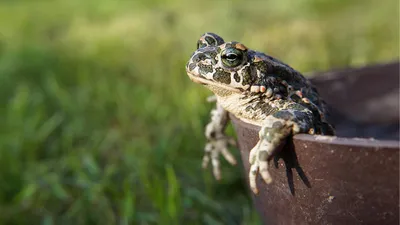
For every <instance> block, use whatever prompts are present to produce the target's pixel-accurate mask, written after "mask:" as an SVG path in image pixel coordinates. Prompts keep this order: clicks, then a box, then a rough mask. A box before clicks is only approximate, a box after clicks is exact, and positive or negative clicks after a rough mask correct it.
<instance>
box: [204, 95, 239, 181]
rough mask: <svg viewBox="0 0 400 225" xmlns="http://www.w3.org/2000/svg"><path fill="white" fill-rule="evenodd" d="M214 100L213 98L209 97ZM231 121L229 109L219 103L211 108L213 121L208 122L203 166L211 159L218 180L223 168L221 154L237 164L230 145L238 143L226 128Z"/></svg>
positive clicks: (231, 162) (233, 163)
mask: <svg viewBox="0 0 400 225" xmlns="http://www.w3.org/2000/svg"><path fill="white" fill-rule="evenodd" d="M208 100H209V101H210V100H214V101H215V99H212V98H209V99H208ZM228 122H229V116H228V111H226V110H225V109H224V108H222V106H220V105H219V104H218V103H217V104H216V105H215V108H214V109H213V110H211V121H210V122H209V123H208V124H207V126H206V130H205V136H206V138H207V140H208V142H207V144H206V146H205V148H204V151H205V154H204V157H203V168H206V167H207V166H208V164H209V163H210V161H211V164H212V167H213V174H214V177H215V178H216V179H217V180H220V179H221V169H220V161H219V155H220V154H222V156H223V157H224V158H225V159H226V160H227V161H228V162H229V163H230V164H232V165H235V164H236V160H235V158H234V157H233V155H232V154H231V153H230V152H229V150H228V148H229V145H233V146H235V145H236V141H235V140H234V139H233V138H231V137H228V136H226V134H225V129H226V126H227V124H228Z"/></svg>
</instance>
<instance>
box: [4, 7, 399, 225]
mask: <svg viewBox="0 0 400 225" xmlns="http://www.w3.org/2000/svg"><path fill="white" fill-rule="evenodd" d="M398 10H399V6H398V1H397V0H382V1H375V0H351V1H338V0H297V1H289V0H280V1H260V0H253V1H239V0H235V1H212V0H202V1H184V0H169V1H161V0H149V1H144V0H143V1H122V0H120V1H117V0H86V1H83V0H53V1H51V0H47V1H46V0H42V1H32V0H25V1H23V0H13V1H12V0H9V1H6V0H2V1H0V80H1V81H0V85H1V87H0V99H1V105H2V106H3V107H1V108H0V117H1V118H2V119H1V120H0V121H1V125H0V129H1V133H0V148H1V149H0V179H1V180H0V224H43V225H51V224H58V225H59V224H77V225H79V224H121V225H124V224H210V225H214V224H215V225H217V224H260V222H259V219H258V216H257V214H256V212H255V209H254V208H253V206H252V203H251V199H250V198H249V196H248V190H247V186H246V185H247V184H245V183H244V180H243V177H244V174H243V172H242V170H241V168H240V166H238V167H231V166H229V165H228V164H227V163H224V164H223V165H222V166H223V175H224V178H223V180H222V181H221V182H219V183H217V182H216V181H214V179H213V178H212V175H211V173H210V171H209V170H207V171H203V170H201V168H200V164H201V157H202V155H203V146H204V143H205V139H204V137H203V129H204V125H205V124H206V123H207V122H208V112H209V110H210V108H211V107H212V105H211V104H207V103H206V101H205V98H206V97H207V96H208V95H209V94H210V92H209V91H207V90H206V89H204V88H202V87H200V86H198V85H196V84H193V83H191V81H190V80H189V79H188V78H187V76H186V74H185V70H184V66H185V63H186V60H187V59H188V57H189V56H190V54H191V53H192V51H193V50H194V49H195V46H196V41H197V39H198V38H199V36H200V35H201V34H202V33H204V32H207V31H211V32H215V33H218V34H220V35H221V36H223V37H224V38H225V40H227V41H229V40H238V41H241V42H243V43H245V44H246V45H247V46H248V47H250V48H253V49H257V50H261V51H264V52H266V53H268V54H271V55H273V56H276V57H278V58H280V59H281V60H283V61H285V62H287V63H288V64H290V65H292V66H293V67H295V68H297V69H298V70H300V71H302V72H307V71H315V70H328V69H331V68H337V67H347V66H361V65H365V64H372V63H378V62H386V61H392V60H396V59H398V57H399V43H398V42H399V39H398V38H399V36H398V35H399V34H398V32H399V24H398V21H399V16H398ZM230 133H231V134H233V132H232V129H231V130H230ZM234 152H235V154H236V157H237V158H238V157H239V155H238V153H237V151H234Z"/></svg>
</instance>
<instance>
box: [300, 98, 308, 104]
mask: <svg viewBox="0 0 400 225" xmlns="http://www.w3.org/2000/svg"><path fill="white" fill-rule="evenodd" d="M301 100H303V102H305V103H310V100H309V99H308V98H302V99H301Z"/></svg>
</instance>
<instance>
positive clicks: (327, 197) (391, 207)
mask: <svg viewBox="0 0 400 225" xmlns="http://www.w3.org/2000/svg"><path fill="white" fill-rule="evenodd" d="M399 66H400V65H399V63H398V62H395V63H389V64H385V65H376V66H369V67H363V68H357V69H344V70H336V71H330V72H325V73H319V74H315V76H314V77H313V78H312V79H311V81H312V82H313V84H315V86H316V87H317V89H318V91H319V93H320V94H321V96H322V97H323V98H324V99H325V100H326V102H327V103H328V104H329V105H330V106H331V115H330V116H329V120H330V121H331V122H332V123H333V124H335V127H336V132H337V136H336V137H330V136H312V135H306V134H299V135H295V136H294V137H293V138H292V139H290V140H288V142H287V144H286V146H285V148H284V150H283V151H282V152H281V153H280V155H278V156H277V157H276V158H275V159H274V162H275V167H274V168H271V170H270V173H271V175H272V176H273V178H274V182H273V183H272V184H270V185H266V184H264V183H263V182H262V180H261V178H259V179H258V180H257V183H258V186H259V190H260V193H259V194H258V195H257V196H255V195H253V199H254V203H255V205H256V208H257V210H258V211H259V213H260V215H261V217H262V220H263V222H264V224H284V225H290V224H296V225H301V224H399ZM231 119H232V122H233V124H234V127H235V130H236V133H237V136H238V142H239V148H240V151H241V157H242V161H243V164H244V168H245V172H246V173H247V174H248V172H249V168H250V165H249V163H248V160H247V159H248V155H249V151H250V150H251V148H252V147H253V146H254V145H255V144H256V143H257V141H258V131H259V129H260V128H259V127H257V126H253V125H249V124H246V123H243V122H241V121H239V120H238V119H237V118H234V117H233V116H231Z"/></svg>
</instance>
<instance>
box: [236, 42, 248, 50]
mask: <svg viewBox="0 0 400 225" xmlns="http://www.w3.org/2000/svg"><path fill="white" fill-rule="evenodd" d="M235 48H237V49H240V50H242V51H246V50H247V47H246V46H244V45H243V44H241V43H237V44H236V45H235Z"/></svg>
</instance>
